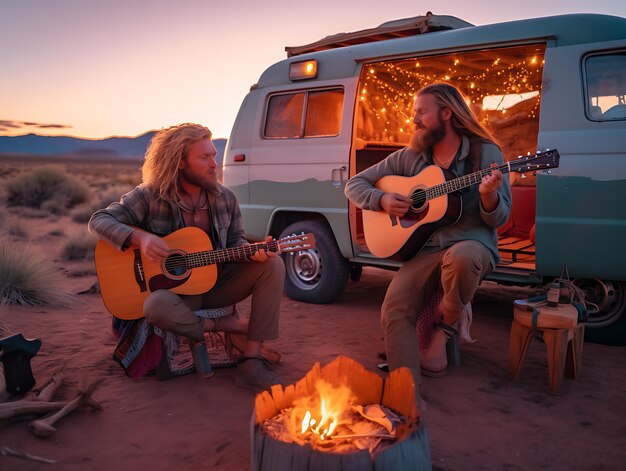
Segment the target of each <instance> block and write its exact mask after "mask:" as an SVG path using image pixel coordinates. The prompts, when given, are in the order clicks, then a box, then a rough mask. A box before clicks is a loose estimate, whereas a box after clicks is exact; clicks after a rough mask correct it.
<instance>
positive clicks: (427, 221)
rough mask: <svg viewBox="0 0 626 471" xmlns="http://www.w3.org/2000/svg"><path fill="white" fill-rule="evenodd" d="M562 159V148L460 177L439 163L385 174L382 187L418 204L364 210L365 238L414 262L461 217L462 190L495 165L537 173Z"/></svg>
mask: <svg viewBox="0 0 626 471" xmlns="http://www.w3.org/2000/svg"><path fill="white" fill-rule="evenodd" d="M559 158H560V156H559V153H558V151H557V150H548V151H546V152H541V153H538V154H536V155H533V156H528V157H519V158H518V159H517V160H512V161H509V162H505V163H504V164H502V165H499V166H497V167H490V168H485V169H482V170H478V171H477V172H473V173H469V174H467V175H463V176H462V177H458V178H455V177H454V175H453V174H452V173H451V172H449V171H447V170H444V169H442V168H440V167H439V166H437V165H429V166H428V167H426V168H425V169H424V170H422V171H421V172H420V173H418V174H417V175H414V176H412V177H401V176H397V175H388V176H386V177H383V178H381V179H380V180H378V181H377V182H376V184H375V187H376V188H378V189H379V190H382V191H384V192H386V193H399V194H402V195H407V196H409V197H410V198H411V199H412V200H413V202H412V204H411V207H410V209H409V211H408V212H407V213H406V214H405V215H404V216H403V217H401V218H398V217H396V216H391V215H390V214H388V213H386V212H385V211H373V210H366V209H364V210H363V229H364V235H365V242H366V243H367V246H368V248H369V250H370V251H371V252H372V253H373V254H374V255H376V256H377V257H379V258H396V259H400V260H408V259H410V258H412V257H413V256H414V255H415V254H417V253H418V252H419V251H420V250H422V248H423V247H424V245H426V242H428V240H429V239H430V238H431V237H432V236H433V234H435V232H437V231H439V230H441V229H443V228H444V227H447V226H451V225H452V224H454V223H456V222H457V221H458V220H459V218H460V217H461V212H462V207H463V203H462V198H461V193H460V191H459V190H462V189H463V188H467V187H470V186H472V185H476V184H479V183H480V182H481V180H482V179H483V177H484V176H485V175H490V174H491V172H492V171H493V170H494V169H498V170H500V171H501V172H502V173H503V174H505V173H508V172H519V173H525V172H535V171H537V170H543V169H548V168H555V167H558V166H559Z"/></svg>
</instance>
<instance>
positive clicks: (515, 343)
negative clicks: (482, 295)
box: [509, 301, 585, 395]
mask: <svg viewBox="0 0 626 471" xmlns="http://www.w3.org/2000/svg"><path fill="white" fill-rule="evenodd" d="M514 304H515V307H514V319H513V324H512V325H511V344H510V346H509V374H510V377H511V379H512V380H513V381H518V380H519V377H520V372H521V369H522V364H523V363H524V359H525V358H526V353H527V352H528V345H529V344H530V339H531V337H532V336H533V327H532V320H533V310H534V309H537V310H538V312H539V314H538V316H537V333H538V334H539V333H541V335H542V336H543V341H544V342H545V344H546V347H547V349H548V375H549V377H550V378H549V379H550V393H551V394H554V395H556V394H558V393H559V389H560V387H561V381H562V379H563V374H565V376H567V377H568V378H574V379H575V378H577V377H578V376H579V375H580V368H581V358H582V353H583V339H584V334H585V326H584V324H579V323H578V310H577V309H576V308H575V307H574V306H572V305H571V304H559V305H558V306H557V307H554V308H551V307H548V306H547V305H546V304H545V303H539V304H535V305H532V304H528V303H526V302H524V301H515V303H514Z"/></svg>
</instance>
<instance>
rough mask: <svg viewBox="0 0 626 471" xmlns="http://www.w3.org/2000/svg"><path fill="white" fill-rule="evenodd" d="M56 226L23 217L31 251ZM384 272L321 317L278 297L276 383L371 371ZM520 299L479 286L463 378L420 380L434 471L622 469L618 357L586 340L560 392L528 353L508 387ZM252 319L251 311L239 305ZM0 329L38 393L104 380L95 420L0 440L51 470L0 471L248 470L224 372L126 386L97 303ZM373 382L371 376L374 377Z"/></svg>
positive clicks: (323, 309) (243, 394) (246, 409)
mask: <svg viewBox="0 0 626 471" xmlns="http://www.w3.org/2000/svg"><path fill="white" fill-rule="evenodd" d="M66 223H67V220H65V219H63V218H61V219H59V220H57V221H56V222H53V223H46V222H40V221H36V220H34V221H33V222H30V221H29V225H30V226H32V227H31V231H32V232H31V238H32V241H31V247H41V248H42V249H43V250H45V251H46V252H49V253H54V250H52V249H53V248H54V247H55V244H58V243H59V242H57V241H56V239H53V238H51V237H50V236H47V235H46V234H47V232H48V231H49V230H50V229H51V228H53V227H56V226H60V227H62V226H63V225H64V224H66ZM55 263H57V264H59V265H63V267H64V268H65V270H66V273H67V274H68V275H72V274H74V275H76V274H80V273H83V272H85V273H86V275H84V276H67V277H66V282H65V283H66V286H67V289H68V291H70V292H73V293H77V292H79V291H81V290H83V289H86V288H88V287H89V286H91V285H92V284H93V282H94V281H95V272H94V270H93V267H92V264H91V262H73V263H67V262H60V261H59V260H57V261H56V262H55ZM391 277H392V273H390V272H386V271H383V270H378V269H373V268H366V269H365V270H364V273H363V276H362V279H361V281H360V282H356V283H354V282H351V283H350V284H349V286H348V288H347V290H346V292H345V293H344V294H343V295H342V297H341V298H340V299H339V301H338V302H336V303H335V304H332V305H329V306H319V305H310V304H303V303H299V302H295V301H292V300H290V299H288V298H284V300H283V303H282V318H281V337H280V339H279V340H277V341H275V342H272V346H273V347H275V348H277V349H279V350H280V351H281V352H282V353H283V362H282V364H281V366H280V367H279V368H278V371H279V373H280V375H281V376H282V377H283V379H284V380H285V381H286V382H288V383H292V382H295V381H297V380H298V379H300V378H301V377H302V376H303V375H304V374H305V373H306V372H307V371H308V370H309V369H310V368H311V366H312V365H313V363H314V362H317V361H319V362H321V363H322V364H326V363H328V362H330V361H331V360H333V359H334V358H335V357H336V356H337V355H347V356H350V357H352V358H354V359H355V360H357V361H359V362H360V363H362V364H363V365H364V366H365V367H366V368H368V369H371V370H376V364H377V363H378V362H379V360H378V358H377V353H378V352H382V351H383V341H382V334H381V329H380V325H379V307H380V304H381V301H382V299H383V296H384V293H385V289H386V287H387V285H388V283H389V281H390V279H391ZM524 294H525V292H524V291H523V290H520V289H514V288H507V287H500V286H496V285H492V284H485V286H483V287H481V288H480V290H479V292H478V294H477V297H476V299H475V302H474V312H475V321H474V326H473V331H472V333H473V335H474V336H475V337H476V338H478V341H477V342H476V343H474V344H471V345H463V346H462V362H463V365H462V367H460V368H454V369H453V370H450V372H449V374H448V375H447V376H446V377H444V378H439V379H432V378H424V379H423V382H422V394H423V396H424V397H425V399H426V401H427V403H428V410H427V412H426V414H425V417H424V420H425V423H426V424H427V426H428V429H429V435H430V447H431V453H432V463H433V468H434V469H439V470H457V469H472V470H480V469H494V470H518V469H520V470H521V469H523V470H530V469H558V470H560V469H564V470H565V469H567V470H570V469H571V470H574V469H576V470H589V469H594V470H602V469H624V463H626V422H625V420H624V417H626V406H625V404H624V398H625V397H626V394H625V393H626V375H625V374H624V358H626V355H625V354H626V347H606V346H602V345H595V344H589V343H586V344H585V346H584V352H583V365H582V376H581V377H580V378H579V379H577V380H575V381H574V380H570V379H564V381H563V385H562V388H561V392H560V395H559V396H558V397H555V396H551V395H550V394H549V393H548V371H547V362H546V358H547V357H546V352H545V346H543V345H542V344H540V343H537V342H533V343H532V344H531V348H530V351H529V355H528V358H527V360H526V363H525V368H524V371H523V374H522V380H521V382H520V383H512V382H511V381H509V379H508V378H507V368H508V343H509V329H510V324H511V319H512V306H511V301H512V300H513V299H515V298H518V297H523V295H524ZM239 309H240V311H241V312H243V313H244V314H246V313H247V312H249V302H243V303H241V304H240V305H239ZM2 319H3V320H4V321H5V322H7V323H8V324H10V325H11V326H12V328H13V331H14V332H21V333H22V334H23V335H24V336H26V337H29V338H40V339H41V341H42V348H41V350H40V353H39V354H38V355H37V356H36V357H35V358H33V360H32V367H33V372H34V375H35V377H36V379H37V380H38V382H39V383H42V382H44V381H45V380H46V379H48V378H49V377H50V375H51V374H52V373H53V372H54V371H55V370H57V369H58V368H59V367H61V366H62V365H65V371H66V372H67V375H68V377H69V379H68V380H67V382H66V384H65V385H64V387H63V388H62V389H61V390H60V391H59V392H58V393H57V398H66V399H71V398H72V397H73V396H74V394H75V392H76V390H77V388H78V380H79V378H80V375H81V374H82V373H83V372H84V373H87V374H88V375H89V377H90V378H93V379H95V378H104V382H103V383H102V384H101V386H100V387H99V389H98V390H97V392H96V393H95V395H94V396H95V398H96V399H98V400H99V401H100V402H101V403H102V405H103V410H102V411H100V412H92V411H89V410H81V411H79V412H75V413H73V414H72V415H70V416H68V417H66V418H65V419H63V420H62V421H61V422H60V423H59V424H58V430H57V432H56V434H55V435H54V436H53V437H52V438H49V439H39V438H36V437H34V436H33V435H32V434H31V432H30V431H29V430H28V421H22V422H15V423H12V424H10V425H8V426H5V427H3V428H1V429H0V448H1V447H9V448H12V449H16V450H20V451H24V452H27V453H31V454H35V455H39V456H42V457H45V458H49V459H53V460H56V462H57V463H56V464H41V463H35V462H33V461H29V460H25V459H21V458H17V457H3V456H0V468H1V469H7V470H8V469H11V470H30V469H33V470H34V469H36V470H39V469H48V468H49V469H63V470H83V469H89V470H105V469H106V470H110V469H119V470H126V469H131V470H132V469H142V468H148V467H149V468H150V469H152V470H161V469H163V470H165V469H181V470H191V469H194V470H195V469H216V470H240V469H249V468H250V440H249V424H250V417H251V413H252V408H253V399H254V394H253V393H252V392H249V391H247V390H244V389H240V388H238V387H237V386H235V384H234V382H233V380H234V374H235V371H234V369H222V370H217V372H216V374H215V376H213V377H212V378H210V379H208V380H200V379H198V378H197V377H196V376H195V375H188V376H185V377H180V378H176V379H174V380H170V381H164V382H159V381H157V380H156V379H154V378H152V377H147V378H144V379H141V380H133V379H130V378H128V377H126V376H125V375H124V372H123V371H122V369H121V368H120V367H119V366H118V365H117V364H116V363H114V362H113V361H112V360H111V358H110V357H111V352H112V350H113V347H114V345H115V341H114V339H113V337H112V335H111V329H110V320H111V318H110V316H109V314H108V313H107V312H106V310H105V308H104V306H103V304H102V301H101V299H100V297H99V295H80V296H76V299H75V302H74V304H73V305H72V306H71V307H70V308H68V309H42V308H24V307H14V306H11V307H9V308H8V309H7V310H6V312H4V313H3V314H2ZM381 374H382V373H381Z"/></svg>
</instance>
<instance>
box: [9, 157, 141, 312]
mask: <svg viewBox="0 0 626 471" xmlns="http://www.w3.org/2000/svg"><path fill="white" fill-rule="evenodd" d="M50 164H54V165H55V166H56V168H57V170H55V172H56V174H57V175H58V174H60V175H62V176H71V179H72V183H71V184H69V185H68V186H65V187H64V188H65V189H67V188H69V189H70V191H69V192H65V193H63V192H61V197H50V198H44V199H43V200H41V199H40V200H38V201H39V203H40V205H39V206H40V207H28V206H27V205H25V204H21V205H20V206H10V207H7V205H6V203H5V204H4V205H3V204H2V203H1V202H2V201H3V200H4V199H7V200H8V199H9V196H10V195H11V192H10V191H9V189H8V188H9V187H11V188H12V189H14V187H12V186H11V185H14V184H12V183H11V182H14V181H15V180H16V179H20V178H28V179H30V178H32V177H31V176H30V175H32V174H33V172H35V173H39V174H41V172H42V170H41V169H42V168H43V169H44V170H43V173H44V174H45V175H49V170H47V169H48V168H49V166H50ZM55 178H56V177H55ZM55 178H52V180H55ZM62 179H63V180H65V178H63V177H62ZM24 181H26V180H24ZM140 181H141V162H138V161H134V162H127V161H115V162H110V161H98V160H89V161H80V160H76V159H72V160H70V159H56V158H52V157H36V156H33V157H24V156H19V157H16V158H11V157H7V156H0V309H1V306H6V305H8V304H25V305H37V306H38V305H48V306H57V307H60V306H66V305H68V304H69V303H70V302H71V300H72V298H73V297H72V295H71V294H68V293H67V292H65V291H64V290H63V283H64V277H65V276H70V275H68V273H72V269H73V268H75V267H78V269H80V270H83V271H84V270H85V267H84V261H85V260H90V259H91V258H92V257H93V251H94V248H95V244H96V240H95V238H94V237H93V236H92V235H90V234H89V233H88V232H87V230H86V224H79V225H77V226H76V227H69V228H68V227H62V228H60V227H58V222H56V223H55V221H58V219H59V217H62V215H64V214H70V216H71V217H72V218H78V219H80V220H81V223H83V222H84V223H86V222H87V220H88V218H89V216H91V214H92V213H93V212H95V211H96V210H97V209H100V208H102V207H105V206H107V205H108V204H109V203H111V202H113V201H117V200H119V198H120V196H121V195H122V194H124V193H126V192H127V191H129V190H130V189H132V188H133V187H134V186H136V185H137V184H139V182H140ZM76 188H78V191H77V192H76V193H74V192H73V191H72V190H74V189H76ZM85 188H86V189H87V190H88V191H87V192H85V191H83V190H84V189H85ZM81 189H82V190H81ZM16 191H17V190H16ZM68 193H69V194H68ZM17 194H18V195H19V196H18V201H19V202H22V203H23V201H22V198H26V197H27V196H28V195H27V194H25V193H19V192H18V193H17ZM76 194H83V195H85V194H86V197H85V200H84V202H83V203H82V204H80V205H79V204H78V203H77V202H76V198H74V196H76ZM63 195H64V196H63ZM68 196H69V197H68ZM79 199H80V198H79ZM14 203H15V202H14ZM74 205H76V208H74V210H73V211H72V206H74ZM70 211H71V212H70ZM81 211H82V214H83V216H82V219H81V218H80V217H79V216H76V217H75V214H76V213H79V212H81ZM85 215H87V216H85ZM48 222H49V223H50V224H51V226H52V228H51V229H49V230H47V232H46V234H47V235H51V236H57V237H61V236H62V237H63V239H62V240H58V239H57V240H58V241H57V242H54V241H51V240H50V239H47V242H46V243H47V244H54V247H55V249H54V250H53V252H54V253H56V254H59V251H60V254H59V257H58V258H60V259H61V260H62V262H61V263H62V267H58V266H55V263H56V264H58V259H57V261H56V262H55V261H54V260H53V258H54V257H55V255H54V254H53V253H52V252H50V248H47V249H46V250H47V251H46V252H45V253H43V252H42V253H40V252H38V251H37V250H36V247H34V245H33V244H34V243H35V242H26V243H25V242H24V241H23V240H19V239H23V238H28V231H29V230H31V226H32V231H33V233H34V234H35V239H33V240H37V233H41V232H42V224H43V227H44V229H45V226H46V225H47V224H48ZM70 226H71V225H70ZM35 228H38V229H35ZM9 234H11V239H9V238H8V237H9ZM47 247H48V246H47ZM46 257H48V258H46ZM74 264H76V265H74ZM81 264H82V265H81Z"/></svg>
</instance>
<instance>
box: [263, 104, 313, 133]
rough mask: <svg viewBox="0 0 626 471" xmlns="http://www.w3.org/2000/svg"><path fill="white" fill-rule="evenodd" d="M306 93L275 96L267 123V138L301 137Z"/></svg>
mask: <svg viewBox="0 0 626 471" xmlns="http://www.w3.org/2000/svg"><path fill="white" fill-rule="evenodd" d="M303 110H304V93H290V94H288V95H274V96H273V97H271V98H270V102H269V106H268V107H267V119H266V121H265V137H283V138H285V137H286V138H288V137H300V129H301V128H302V111H303Z"/></svg>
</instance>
